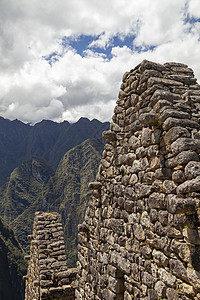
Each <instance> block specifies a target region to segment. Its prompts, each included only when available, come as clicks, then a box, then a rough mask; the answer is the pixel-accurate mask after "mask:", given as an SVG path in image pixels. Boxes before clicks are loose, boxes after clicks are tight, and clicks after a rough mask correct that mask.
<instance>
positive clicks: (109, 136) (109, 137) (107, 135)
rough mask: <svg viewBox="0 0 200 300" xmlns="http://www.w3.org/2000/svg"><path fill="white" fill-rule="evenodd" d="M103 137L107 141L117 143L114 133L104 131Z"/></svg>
mask: <svg viewBox="0 0 200 300" xmlns="http://www.w3.org/2000/svg"><path fill="white" fill-rule="evenodd" d="M102 137H103V138H104V139H105V140H106V141H116V133H115V132H113V131H103V133H102Z"/></svg>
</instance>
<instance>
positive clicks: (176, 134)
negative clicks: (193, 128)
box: [164, 126, 190, 144]
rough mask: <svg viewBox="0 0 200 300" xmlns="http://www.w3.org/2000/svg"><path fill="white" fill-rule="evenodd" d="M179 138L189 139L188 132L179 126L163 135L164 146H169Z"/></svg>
mask: <svg viewBox="0 0 200 300" xmlns="http://www.w3.org/2000/svg"><path fill="white" fill-rule="evenodd" d="M180 137H187V138H188V137H190V133H189V131H188V130H187V129H186V128H183V127H180V126H177V127H172V128H171V129H169V131H168V132H167V133H166V134H165V136H164V141H165V143H166V144H171V143H173V142H174V141H175V140H177V139H178V138H180Z"/></svg>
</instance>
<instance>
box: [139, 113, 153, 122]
mask: <svg viewBox="0 0 200 300" xmlns="http://www.w3.org/2000/svg"><path fill="white" fill-rule="evenodd" d="M139 121H140V123H141V124H144V125H154V124H156V123H157V122H158V120H157V116H156V114H154V113H144V114H141V115H140V116H139Z"/></svg>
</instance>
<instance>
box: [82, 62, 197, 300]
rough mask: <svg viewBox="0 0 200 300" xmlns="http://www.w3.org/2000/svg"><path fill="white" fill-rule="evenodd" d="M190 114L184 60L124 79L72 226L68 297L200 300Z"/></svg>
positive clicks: (193, 100)
mask: <svg viewBox="0 0 200 300" xmlns="http://www.w3.org/2000/svg"><path fill="white" fill-rule="evenodd" d="M199 108H200V86H199V85H198V84H197V82H196V79H195V78H194V75H193V71H192V70H191V69H190V68H188V67H187V66H186V65H184V64H179V63H166V64H164V65H161V64H156V63H153V62H149V61H146V60H145V61H143V62H142V63H141V64H139V65H138V66H137V67H136V68H135V69H133V70H131V71H130V72H127V73H125V74H124V76H123V82H122V85H121V90H120V92H119V99H118V100H117V105H116V107H115V110H114V116H113V120H112V123H111V125H110V131H107V132H104V134H103V136H104V138H105V139H106V140H107V143H106V145H105V148H104V152H103V157H102V160H101V164H100V167H99V172H98V174H97V177H96V182H94V183H91V184H90V187H91V189H92V190H93V196H92V197H91V201H90V205H89V207H88V209H87V211H86V214H85V220H84V222H83V224H81V225H79V245H78V251H79V253H78V265H77V266H78V275H77V286H78V288H77V290H76V299H90V300H91V299H96V300H98V299H99V300H100V299H110V300H111V299H112V300H114V299H116V300H119V299H126V300H129V299H130V300H131V299H152V300H154V299H155V300H157V299H169V300H172V299H173V300H175V299H195V300H197V299H200V273H199V272H200V232H199V231H198V227H199V226H200V225H199V220H200V218H199V203H200V202H199V199H200V193H199V192H200V156H199V153H200V121H199V120H200V119H199V118H200V114H199Z"/></svg>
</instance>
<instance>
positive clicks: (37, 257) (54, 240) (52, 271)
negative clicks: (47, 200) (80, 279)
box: [24, 212, 76, 300]
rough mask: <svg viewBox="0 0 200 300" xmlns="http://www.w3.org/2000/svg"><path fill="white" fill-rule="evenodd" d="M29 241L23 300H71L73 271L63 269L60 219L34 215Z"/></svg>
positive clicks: (40, 214) (38, 213)
mask: <svg viewBox="0 0 200 300" xmlns="http://www.w3.org/2000/svg"><path fill="white" fill-rule="evenodd" d="M29 238H30V239H31V247H30V255H29V256H26V257H25V258H26V259H28V260H29V264H28V272H27V275H26V276H25V278H24V279H25V280H26V291H25V300H39V299H44V300H45V299H48V300H51V299H52V300H56V299H59V300H62V299H65V300H73V299H74V279H75V276H76V269H68V268H67V265H66V254H65V245H64V237H63V228H62V221H61V216H60V215H59V214H58V213H40V212H37V213H36V214H35V219H34V224H33V235H32V236H29Z"/></svg>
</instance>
